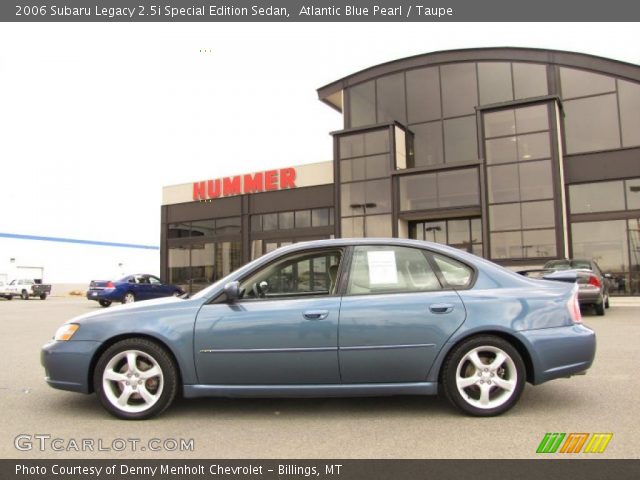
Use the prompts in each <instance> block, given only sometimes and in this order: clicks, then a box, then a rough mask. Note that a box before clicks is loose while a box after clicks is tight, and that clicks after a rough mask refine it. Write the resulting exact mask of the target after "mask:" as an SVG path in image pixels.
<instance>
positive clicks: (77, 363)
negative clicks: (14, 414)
mask: <svg viewBox="0 0 640 480" xmlns="http://www.w3.org/2000/svg"><path fill="white" fill-rule="evenodd" d="M99 346H100V342H93V341H73V340H70V341H67V342H57V341H55V340H52V341H50V342H49V343H47V344H45V345H44V346H43V347H42V350H41V352H40V362H41V363H42V366H43V367H44V371H45V380H46V382H47V383H48V384H49V386H51V387H53V388H57V389H60V390H69V391H72V392H81V393H89V392H90V391H91V385H90V384H89V382H90V379H89V369H90V366H91V359H92V358H93V356H94V354H95V352H96V350H97V349H98V347H99Z"/></svg>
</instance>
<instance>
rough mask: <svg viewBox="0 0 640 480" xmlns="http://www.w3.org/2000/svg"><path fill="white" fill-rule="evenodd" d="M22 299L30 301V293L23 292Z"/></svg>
mask: <svg viewBox="0 0 640 480" xmlns="http://www.w3.org/2000/svg"><path fill="white" fill-rule="evenodd" d="M20 298H21V299H23V300H29V292H27V291H26V290H22V292H21V293H20Z"/></svg>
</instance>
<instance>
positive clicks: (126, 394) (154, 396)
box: [93, 338, 178, 420]
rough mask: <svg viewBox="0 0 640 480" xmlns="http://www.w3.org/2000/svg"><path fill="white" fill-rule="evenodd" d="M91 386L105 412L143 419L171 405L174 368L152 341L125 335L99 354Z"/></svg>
mask: <svg viewBox="0 0 640 480" xmlns="http://www.w3.org/2000/svg"><path fill="white" fill-rule="evenodd" d="M93 386H94V389H95V391H96V394H97V395H98V398H99V399H100V402H101V403H102V406H103V407H104V408H105V409H106V410H107V411H108V412H109V413H111V414H112V415H115V416H116V417H118V418H122V419H125V420H143V419H146V418H151V417H153V416H155V415H159V414H160V413H162V412H163V411H164V410H165V409H166V408H167V407H169V405H171V402H172V401H173V399H174V398H175V396H176V392H177V389H178V374H177V368H176V366H175V364H174V362H173V360H172V359H171V357H170V356H169V355H168V354H167V352H166V351H165V349H164V348H162V347H161V346H159V345H158V344H156V343H155V342H152V341H150V340H146V339H144V338H128V339H125V340H122V341H120V342H118V343H115V344H114V345H112V346H111V347H109V348H108V349H107V350H106V351H105V352H104V353H103V354H102V355H101V356H100V359H99V360H98V363H97V364H96V369H95V371H94V374H93Z"/></svg>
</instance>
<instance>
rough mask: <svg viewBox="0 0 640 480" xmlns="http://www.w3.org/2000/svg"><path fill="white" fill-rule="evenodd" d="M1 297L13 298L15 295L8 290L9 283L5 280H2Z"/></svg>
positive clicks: (0, 286)
mask: <svg viewBox="0 0 640 480" xmlns="http://www.w3.org/2000/svg"><path fill="white" fill-rule="evenodd" d="M0 297H2V298H6V299H7V300H12V299H13V297H12V296H11V295H10V294H9V292H8V291H7V285H6V284H5V283H4V282H0Z"/></svg>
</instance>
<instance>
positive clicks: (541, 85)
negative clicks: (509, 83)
mask: <svg viewBox="0 0 640 480" xmlns="http://www.w3.org/2000/svg"><path fill="white" fill-rule="evenodd" d="M513 86H514V89H515V97H516V99H521V98H532V97H541V96H543V95H547V94H548V93H549V89H548V86H547V66H546V65H537V64H534V63H514V64H513Z"/></svg>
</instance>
